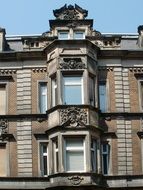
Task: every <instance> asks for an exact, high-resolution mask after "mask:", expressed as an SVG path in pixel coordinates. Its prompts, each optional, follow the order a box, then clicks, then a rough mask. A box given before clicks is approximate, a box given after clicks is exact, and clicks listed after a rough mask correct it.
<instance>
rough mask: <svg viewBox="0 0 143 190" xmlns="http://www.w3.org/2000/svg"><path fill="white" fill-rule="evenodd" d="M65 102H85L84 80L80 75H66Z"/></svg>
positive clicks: (64, 80) (64, 79)
mask: <svg viewBox="0 0 143 190" xmlns="http://www.w3.org/2000/svg"><path fill="white" fill-rule="evenodd" d="M63 82H64V89H63V91H64V92H63V95H64V101H63V102H64V104H73V105H74V104H82V103H83V82H82V77H80V76H64V78H63Z"/></svg>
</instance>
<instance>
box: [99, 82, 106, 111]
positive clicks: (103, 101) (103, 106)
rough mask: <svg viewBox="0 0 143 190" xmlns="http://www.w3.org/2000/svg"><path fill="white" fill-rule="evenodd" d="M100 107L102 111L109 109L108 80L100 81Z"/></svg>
mask: <svg viewBox="0 0 143 190" xmlns="http://www.w3.org/2000/svg"><path fill="white" fill-rule="evenodd" d="M99 107H100V110H101V111H102V112H106V111H107V92H106V82H100V83H99Z"/></svg>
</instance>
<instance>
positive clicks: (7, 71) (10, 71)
mask: <svg viewBox="0 0 143 190" xmlns="http://www.w3.org/2000/svg"><path fill="white" fill-rule="evenodd" d="M16 72H17V70H13V69H0V76H1V75H12V74H16Z"/></svg>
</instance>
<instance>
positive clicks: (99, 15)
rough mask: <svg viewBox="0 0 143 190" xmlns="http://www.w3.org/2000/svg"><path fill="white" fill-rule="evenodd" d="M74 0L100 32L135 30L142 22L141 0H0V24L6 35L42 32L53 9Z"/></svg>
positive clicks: (46, 28)
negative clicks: (86, 12) (84, 10)
mask: <svg viewBox="0 0 143 190" xmlns="http://www.w3.org/2000/svg"><path fill="white" fill-rule="evenodd" d="M75 3H76V4H78V5H79V6H81V7H82V8H83V9H86V10H88V17H87V18H88V19H94V26H93V28H94V29H95V30H97V31H100V32H101V33H136V32H137V27H138V26H139V25H143V14H142V12H143V0H67V1H65V0H0V6H1V9H0V27H2V28H5V29H6V33H7V35H28V34H29V35H31V34H42V33H43V32H46V31H48V30H49V20H50V19H54V16H53V10H54V9H59V8H61V7H62V6H64V5H65V4H67V5H69V4H72V5H74V4H75Z"/></svg>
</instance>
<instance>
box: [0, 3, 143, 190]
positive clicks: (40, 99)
mask: <svg viewBox="0 0 143 190" xmlns="http://www.w3.org/2000/svg"><path fill="white" fill-rule="evenodd" d="M53 13H54V16H55V20H50V21H49V24H50V31H48V32H45V33H43V34H42V35H33V36H32V35H31V36H22V35H21V36H6V32H5V29H3V28H0V189H39V190H41V189H55V188H59V189H60V190H63V189H76V190H79V189H92V190H93V189H101V190H103V189H134V190H136V189H142V188H143V140H142V138H143V119H142V118H143V114H142V112H143V26H139V27H138V34H101V33H100V32H98V31H96V30H94V29H93V20H92V19H87V18H86V17H87V15H88V11H87V10H85V9H82V8H81V7H79V6H78V5H76V4H75V6H72V5H69V6H67V5H65V6H63V7H61V8H60V9H56V10H54V11H53Z"/></svg>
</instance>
